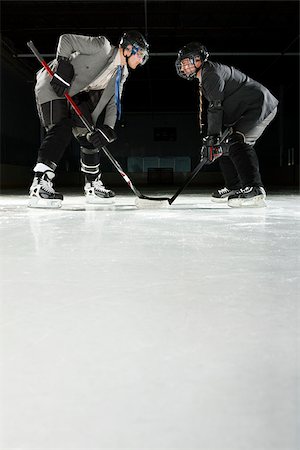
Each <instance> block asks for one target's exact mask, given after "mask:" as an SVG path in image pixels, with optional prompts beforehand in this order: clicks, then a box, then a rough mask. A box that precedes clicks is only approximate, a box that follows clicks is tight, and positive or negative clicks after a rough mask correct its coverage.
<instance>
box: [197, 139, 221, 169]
mask: <svg viewBox="0 0 300 450" xmlns="http://www.w3.org/2000/svg"><path fill="white" fill-rule="evenodd" d="M222 155H223V151H222V147H221V144H220V138H219V137H218V136H206V137H205V138H204V139H203V145H202V148H201V160H202V159H204V158H206V159H207V163H206V164H211V163H212V162H214V161H215V160H216V159H217V158H219V157H220V156H222Z"/></svg>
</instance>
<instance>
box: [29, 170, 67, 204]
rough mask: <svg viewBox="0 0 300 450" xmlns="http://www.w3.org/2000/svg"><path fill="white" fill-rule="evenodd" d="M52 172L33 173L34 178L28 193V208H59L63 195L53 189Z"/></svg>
mask: <svg viewBox="0 0 300 450" xmlns="http://www.w3.org/2000/svg"><path fill="white" fill-rule="evenodd" d="M54 176H55V175H54V172H53V171H52V170H47V171H46V172H35V176H34V179H33V182H32V185H31V187H30V191H29V195H30V197H29V202H28V206H29V207H30V208H60V207H61V202H62V200H63V195H62V194H60V193H59V192H56V191H55V190H54V188H53V183H52V180H53V178H54Z"/></svg>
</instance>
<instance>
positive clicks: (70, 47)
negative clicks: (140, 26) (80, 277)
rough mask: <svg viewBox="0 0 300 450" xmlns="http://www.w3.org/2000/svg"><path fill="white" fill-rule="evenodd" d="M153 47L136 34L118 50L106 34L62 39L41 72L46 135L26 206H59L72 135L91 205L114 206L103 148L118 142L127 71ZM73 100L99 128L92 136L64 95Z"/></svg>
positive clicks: (40, 99) (143, 60) (39, 95)
mask: <svg viewBox="0 0 300 450" xmlns="http://www.w3.org/2000/svg"><path fill="white" fill-rule="evenodd" d="M148 49H149V46H148V43H147V42H146V40H145V38H144V37H143V36H142V35H141V33H139V32H138V31H129V32H125V33H124V34H123V36H122V38H121V40H120V43H119V46H118V47H114V46H112V45H111V44H110V42H109V41H108V40H107V39H106V38H105V37H104V36H98V37H90V36H81V35H73V34H64V35H62V36H60V38H59V42H58V47H57V56H56V59H55V60H53V61H52V62H50V63H49V66H50V68H51V69H52V70H53V72H54V75H53V77H52V78H51V77H49V75H48V73H47V72H46V70H45V69H41V70H40V71H39V72H38V74H37V83H36V86H35V95H36V102H37V109H38V113H39V117H40V120H41V124H42V125H43V127H44V128H45V130H46V136H45V138H44V140H43V142H42V143H41V146H40V148H39V151H38V159H37V163H36V165H35V167H34V169H33V170H34V178H33V182H32V185H31V187H30V198H29V204H28V206H30V207H32V208H40V207H42V208H44V207H47V208H60V207H61V204H62V200H63V195H62V194H61V193H59V192H57V191H56V190H55V188H54V184H53V181H54V177H55V170H56V168H57V165H58V164H59V161H60V160H61V158H62V156H63V154H64V152H65V149H66V147H67V146H68V145H69V143H70V142H71V139H72V136H74V137H75V138H76V139H77V141H78V142H79V144H80V164H81V172H82V173H83V174H84V178H85V185H84V194H85V197H86V202H87V203H112V202H113V201H114V197H115V193H114V192H113V191H112V190H110V189H107V188H106V187H105V186H104V184H103V182H102V180H101V171H100V150H101V148H102V147H104V146H107V145H108V144H111V143H112V142H114V141H115V140H116V139H117V135H116V132H115V130H114V127H115V123H116V120H117V118H120V115H121V96H122V91H123V85H124V83H125V81H126V79H127V77H128V74H129V70H128V68H130V69H132V70H134V69H136V68H137V67H138V66H139V65H141V66H142V65H144V64H145V63H146V61H147V60H148V57H149V50H148ZM67 92H68V93H69V95H70V96H71V97H72V98H73V100H74V102H75V103H76V104H77V105H78V107H79V109H80V110H81V111H82V113H83V115H84V117H85V118H86V119H87V121H88V122H89V123H91V124H92V125H93V126H94V127H95V130H94V131H93V132H88V130H87V129H86V128H84V126H83V124H82V122H81V120H80V119H79V118H78V116H77V115H76V114H75V112H74V111H73V110H72V108H70V106H69V104H68V102H67V100H66V98H65V93H67Z"/></svg>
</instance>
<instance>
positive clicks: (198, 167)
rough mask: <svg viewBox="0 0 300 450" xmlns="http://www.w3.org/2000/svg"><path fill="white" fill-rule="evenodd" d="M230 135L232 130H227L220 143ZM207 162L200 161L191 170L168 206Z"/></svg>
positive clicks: (204, 160)
mask: <svg viewBox="0 0 300 450" xmlns="http://www.w3.org/2000/svg"><path fill="white" fill-rule="evenodd" d="M231 133H232V128H227V129H226V130H225V131H224V133H223V134H222V136H221V138H220V143H221V142H223V141H224V140H225V139H226V138H227V136H228V135H230V134H231ZM207 161H208V158H203V159H201V161H200V162H199V163H198V164H197V166H196V167H195V169H194V170H193V172H192V173H191V175H190V176H189V178H188V179H187V180H186V182H185V183H184V184H183V185H182V186H181V187H180V188H179V189H178V190H177V191H176V192H175V194H174V195H173V197H171V198H170V199H169V200H168V202H169V204H170V205H172V203H173V202H174V200H176V198H177V197H178V195H179V194H180V193H181V192H182V191H183V190H184V189H185V188H186V187H187V186H188V185H189V184H190V182H191V181H192V180H193V179H194V178H195V176H196V175H197V173H198V172H200V170H201V169H202V167H203V166H204V165H205V164H206V163H207Z"/></svg>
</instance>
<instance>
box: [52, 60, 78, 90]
mask: <svg viewBox="0 0 300 450" xmlns="http://www.w3.org/2000/svg"><path fill="white" fill-rule="evenodd" d="M57 59H58V65H57V68H56V71H55V74H54V75H53V77H52V80H51V81H50V84H51V86H52V89H53V90H54V92H55V93H56V95H57V96H58V97H63V96H64V95H65V94H66V92H68V91H69V89H70V87H71V82H72V80H73V77H74V68H73V66H72V64H71V63H70V62H69V60H68V59H67V58H63V57H61V56H59V57H58V58H57Z"/></svg>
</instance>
